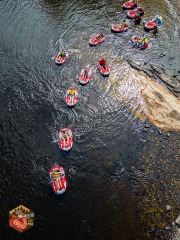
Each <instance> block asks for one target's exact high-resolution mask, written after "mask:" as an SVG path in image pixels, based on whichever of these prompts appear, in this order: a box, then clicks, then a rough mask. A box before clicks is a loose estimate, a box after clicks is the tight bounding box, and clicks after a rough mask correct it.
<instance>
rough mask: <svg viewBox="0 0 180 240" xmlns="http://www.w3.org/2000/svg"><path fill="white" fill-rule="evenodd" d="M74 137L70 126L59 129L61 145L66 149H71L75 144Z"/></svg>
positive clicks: (59, 142)
mask: <svg viewBox="0 0 180 240" xmlns="http://www.w3.org/2000/svg"><path fill="white" fill-rule="evenodd" d="M73 142H74V138H73V134H72V131H71V129H70V128H63V129H61V130H59V140H58V144H59V147H60V148H61V149H62V150H64V151H69V150H70V149H71V148H72V146H73Z"/></svg>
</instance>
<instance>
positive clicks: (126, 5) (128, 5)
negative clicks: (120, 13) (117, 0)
mask: <svg viewBox="0 0 180 240" xmlns="http://www.w3.org/2000/svg"><path fill="white" fill-rule="evenodd" d="M135 7H137V5H136V4H134V1H132V0H131V1H128V2H125V3H124V4H123V9H124V10H129V9H134V8H135Z"/></svg>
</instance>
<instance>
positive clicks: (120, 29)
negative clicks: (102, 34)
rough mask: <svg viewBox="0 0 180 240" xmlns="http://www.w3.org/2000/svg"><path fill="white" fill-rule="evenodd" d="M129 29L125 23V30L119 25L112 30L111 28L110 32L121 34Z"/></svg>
mask: <svg viewBox="0 0 180 240" xmlns="http://www.w3.org/2000/svg"><path fill="white" fill-rule="evenodd" d="M128 29H129V27H128V25H127V23H126V27H125V28H122V27H121V24H117V25H113V26H112V28H111V31H112V32H115V33H123V32H127V31H128Z"/></svg>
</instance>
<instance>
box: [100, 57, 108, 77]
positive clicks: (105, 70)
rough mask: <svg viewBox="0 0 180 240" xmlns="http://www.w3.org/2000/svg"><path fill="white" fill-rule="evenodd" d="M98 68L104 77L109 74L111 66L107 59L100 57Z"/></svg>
mask: <svg viewBox="0 0 180 240" xmlns="http://www.w3.org/2000/svg"><path fill="white" fill-rule="evenodd" d="M98 70H99V72H100V73H101V74H102V75H103V76H104V77H106V76H108V75H109V73H110V67H109V66H108V64H107V61H106V60H105V59H99V61H98Z"/></svg>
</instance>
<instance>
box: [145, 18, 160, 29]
mask: <svg viewBox="0 0 180 240" xmlns="http://www.w3.org/2000/svg"><path fill="white" fill-rule="evenodd" d="M157 26H158V24H157V21H156V20H153V21H148V22H146V23H145V26H144V29H145V30H147V31H149V30H154V29H156V28H157Z"/></svg>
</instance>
